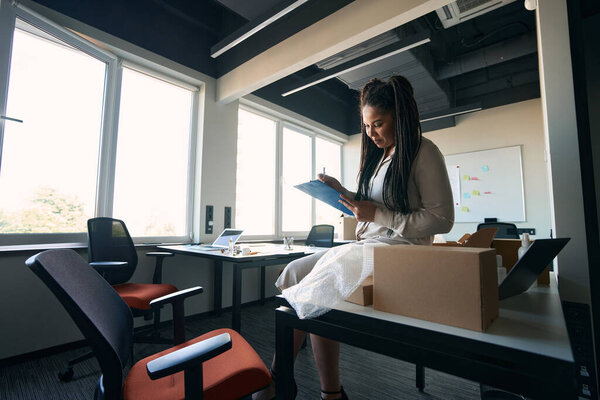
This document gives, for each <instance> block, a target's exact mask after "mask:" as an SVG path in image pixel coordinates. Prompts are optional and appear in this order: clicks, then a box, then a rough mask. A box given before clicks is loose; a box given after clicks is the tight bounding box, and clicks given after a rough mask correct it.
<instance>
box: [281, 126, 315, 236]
mask: <svg viewBox="0 0 600 400" xmlns="http://www.w3.org/2000/svg"><path fill="white" fill-rule="evenodd" d="M282 157H283V171H282V189H283V190H282V208H283V216H282V218H283V221H282V229H283V231H284V232H290V231H309V230H310V227H311V219H312V216H311V213H312V210H311V204H312V201H311V197H310V196H308V195H307V194H306V193H304V192H301V191H300V190H298V189H296V188H295V187H294V185H297V184H299V183H303V182H307V181H309V180H310V179H311V175H312V139H311V138H310V137H309V136H306V135H303V134H301V133H298V132H295V131H293V130H291V129H288V128H283V155H282Z"/></svg>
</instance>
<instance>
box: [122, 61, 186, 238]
mask: <svg viewBox="0 0 600 400" xmlns="http://www.w3.org/2000/svg"><path fill="white" fill-rule="evenodd" d="M191 111H192V92H191V91H190V90H187V89H183V88H181V87H179V86H176V85H173V84H171V83H168V82H165V81H163V80H160V79H157V78H154V77H151V76H148V75H146V74H142V73H139V72H137V71H133V70H131V69H127V68H124V69H123V81H122V88H121V108H120V112H119V134H118V139H117V163H116V170H115V194H114V206H113V216H114V217H115V218H119V219H123V220H124V221H125V223H126V224H127V227H128V229H129V231H130V233H131V234H132V236H136V237H140V236H186V235H187V212H186V206H187V198H188V196H187V193H188V173H189V167H188V165H189V162H188V154H189V142H190V140H189V138H190V122H191Z"/></svg>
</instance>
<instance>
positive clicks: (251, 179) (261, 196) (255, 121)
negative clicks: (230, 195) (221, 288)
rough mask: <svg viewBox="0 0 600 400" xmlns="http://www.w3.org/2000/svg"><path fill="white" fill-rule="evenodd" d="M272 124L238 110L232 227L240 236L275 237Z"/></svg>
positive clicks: (274, 146)
mask: <svg viewBox="0 0 600 400" xmlns="http://www.w3.org/2000/svg"><path fill="white" fill-rule="evenodd" d="M276 128H277V126H276V123H275V121H272V120H270V119H268V118H265V117H263V116H261V115H257V114H254V113H251V112H249V111H246V110H243V109H240V111H239V114H238V143H237V173H236V190H235V195H236V205H235V224H236V226H237V227H238V228H240V227H241V228H242V229H244V235H255V236H261V235H263V236H264V235H266V236H272V235H275V211H276V210H275V176H276V173H275V166H276V161H275V154H276V150H275V149H276V144H275V136H276V133H277V131H276Z"/></svg>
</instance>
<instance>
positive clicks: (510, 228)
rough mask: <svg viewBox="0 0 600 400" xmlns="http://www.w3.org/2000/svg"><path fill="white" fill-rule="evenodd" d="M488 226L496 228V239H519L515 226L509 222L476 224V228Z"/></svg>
mask: <svg viewBox="0 0 600 400" xmlns="http://www.w3.org/2000/svg"><path fill="white" fill-rule="evenodd" d="M490 227H493V228H498V232H497V233H496V238H497V239H519V234H518V232H517V226H516V225H515V224H511V223H509V222H482V223H481V224H479V225H477V230H480V229H483V228H490Z"/></svg>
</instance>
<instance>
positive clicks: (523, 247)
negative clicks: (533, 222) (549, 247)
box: [517, 233, 531, 258]
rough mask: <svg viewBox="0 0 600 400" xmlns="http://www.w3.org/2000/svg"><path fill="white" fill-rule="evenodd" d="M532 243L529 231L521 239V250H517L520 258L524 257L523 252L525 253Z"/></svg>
mask: <svg viewBox="0 0 600 400" xmlns="http://www.w3.org/2000/svg"><path fill="white" fill-rule="evenodd" d="M530 245H531V241H530V240H529V233H524V234H523V238H522V239H521V247H519V250H517V255H518V257H519V258H521V257H523V254H525V252H526V251H527V249H528V248H529V246H530Z"/></svg>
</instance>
